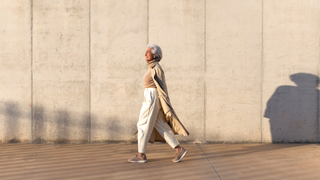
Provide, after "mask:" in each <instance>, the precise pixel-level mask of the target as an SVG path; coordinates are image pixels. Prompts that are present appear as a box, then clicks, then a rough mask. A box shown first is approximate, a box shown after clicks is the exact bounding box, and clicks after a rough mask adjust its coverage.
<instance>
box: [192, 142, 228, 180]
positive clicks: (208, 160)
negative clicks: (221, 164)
mask: <svg viewBox="0 0 320 180" xmlns="http://www.w3.org/2000/svg"><path fill="white" fill-rule="evenodd" d="M198 147H199V149H200V150H201V151H202V153H203V155H204V156H205V157H206V159H207V161H208V162H209V163H210V165H211V167H212V169H213V170H214V172H215V173H216V174H217V176H218V177H219V179H220V180H222V179H221V177H220V175H219V173H218V172H217V171H216V169H215V168H214V167H213V165H212V164H211V162H210V160H209V159H208V157H207V155H206V153H204V152H203V150H202V149H201V147H200V146H198Z"/></svg>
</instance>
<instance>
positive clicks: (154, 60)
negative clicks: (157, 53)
mask: <svg viewBox="0 0 320 180" xmlns="http://www.w3.org/2000/svg"><path fill="white" fill-rule="evenodd" d="M157 63H158V61H157V60H156V59H152V60H150V61H147V65H148V66H149V68H152V67H153V66H155V65H156V64H157Z"/></svg>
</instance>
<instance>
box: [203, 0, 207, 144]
mask: <svg viewBox="0 0 320 180" xmlns="http://www.w3.org/2000/svg"><path fill="white" fill-rule="evenodd" d="M206 3H207V1H206V0H204V34H203V41H204V42H203V46H204V47H203V59H204V83H203V85H204V87H203V88H204V95H203V96H204V97H203V140H204V142H206V141H207V140H206V121H207V101H206V96H207V89H206V70H207V69H206V66H207V59H206V58H207V56H206V53H207V49H206V48H207V44H206V43H207V41H206V38H207V29H206V28H207V24H206V23H207V20H206V16H207V11H206V9H207V6H206V5H207V4H206Z"/></svg>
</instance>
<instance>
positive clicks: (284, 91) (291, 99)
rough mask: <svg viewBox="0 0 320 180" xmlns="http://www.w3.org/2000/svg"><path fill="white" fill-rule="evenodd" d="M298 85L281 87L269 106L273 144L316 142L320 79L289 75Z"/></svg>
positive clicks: (270, 100) (268, 114) (274, 94)
mask: <svg viewBox="0 0 320 180" xmlns="http://www.w3.org/2000/svg"><path fill="white" fill-rule="evenodd" d="M290 79H291V80H292V81H293V82H294V83H295V84H296V85H297V86H280V87H278V88H277V89H276V91H275V92H274V93H273V95H272V97H271V98H270V99H269V101H268V103H267V107H266V110H265V114H264V117H266V118H269V119H270V121H269V122H270V130H271V136H272V142H317V141H318V135H319V132H318V131H319V129H318V128H319V127H318V115H317V113H318V94H319V91H318V90H317V86H318V83H319V78H318V77H317V76H316V75H313V74H307V73H297V74H293V75H291V76H290Z"/></svg>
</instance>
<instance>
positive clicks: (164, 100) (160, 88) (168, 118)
mask: <svg viewBox="0 0 320 180" xmlns="http://www.w3.org/2000/svg"><path fill="white" fill-rule="evenodd" d="M151 77H152V79H153V81H154V83H155V84H156V86H157V92H158V98H159V100H160V104H161V107H162V108H161V110H160V111H159V114H158V116H159V117H160V118H161V119H162V120H164V121H165V122H167V123H168V125H169V126H170V127H171V129H172V132H173V133H174V134H181V135H184V136H189V132H188V131H187V129H186V128H185V127H184V126H183V124H182V123H181V122H180V120H179V118H178V116H177V114H176V113H175V111H174V110H173V108H172V105H171V103H170V99H169V94H168V90H167V85H166V81H165V76H164V72H163V70H162V68H161V66H160V64H159V63H156V64H155V65H154V66H153V67H152V68H151ZM137 133H138V131H137V132H136V134H137ZM154 141H161V142H165V140H164V139H163V138H162V136H161V135H160V134H159V133H158V131H157V130H156V129H155V128H153V131H152V133H151V137H150V139H149V142H154Z"/></svg>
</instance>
